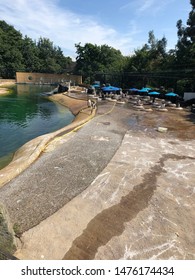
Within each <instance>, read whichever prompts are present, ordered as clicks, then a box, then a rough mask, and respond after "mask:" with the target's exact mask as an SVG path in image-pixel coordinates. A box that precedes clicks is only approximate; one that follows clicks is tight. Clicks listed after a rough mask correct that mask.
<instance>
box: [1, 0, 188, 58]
mask: <svg viewBox="0 0 195 280" xmlns="http://www.w3.org/2000/svg"><path fill="white" fill-rule="evenodd" d="M190 10H191V5H190V0H0V19H1V20H5V21H6V22H7V23H8V24H11V25H13V26H14V27H15V29H17V30H19V31H20V32H21V33H22V34H23V36H25V35H27V36H28V37H30V38H32V39H35V40H37V39H38V38H40V37H46V38H49V39H50V40H51V41H52V42H53V43H54V45H56V46H59V47H60V48H61V49H62V50H63V52H64V55H65V56H70V57H72V58H75V57H76V54H75V51H76V48H75V44H78V43H79V42H81V45H84V44H85V43H92V44H97V45H103V44H106V45H108V46H111V47H114V48H116V49H119V50H120V51H121V52H122V54H123V55H130V54H132V53H133V51H134V50H135V49H137V48H140V47H142V45H143V44H145V43H147V40H148V32H149V31H150V30H153V31H154V34H155V37H156V38H157V39H161V38H162V37H163V36H165V37H166V38H167V40H168V44H167V49H170V48H174V47H175V44H176V42H177V28H176V22H177V20H179V19H182V21H183V23H184V24H186V21H187V19H188V15H189V12H190Z"/></svg>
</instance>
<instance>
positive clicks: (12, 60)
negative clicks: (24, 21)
mask: <svg viewBox="0 0 195 280" xmlns="http://www.w3.org/2000/svg"><path fill="white" fill-rule="evenodd" d="M71 64H72V60H71V58H70V57H65V56H64V55H63V52H62V50H61V49H60V48H59V47H56V46H54V44H53V42H51V41H50V40H49V39H47V38H42V37H41V38H40V39H39V40H38V42H37V43H36V42H35V41H33V40H32V39H30V38H28V37H27V36H25V37H24V38H23V37H22V34H21V33H20V32H19V31H17V30H15V29H14V27H13V26H11V25H8V24H7V23H6V22H5V21H0V76H2V77H3V78H14V77H15V72H16V71H28V72H44V73H63V72H65V71H66V70H67V68H69V67H70V65H71Z"/></svg>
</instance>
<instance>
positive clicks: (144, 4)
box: [120, 0, 177, 16]
mask: <svg viewBox="0 0 195 280" xmlns="http://www.w3.org/2000/svg"><path fill="white" fill-rule="evenodd" d="M175 1H177V0H133V1H131V0H129V3H127V4H125V5H123V6H121V7H120V10H127V9H128V10H131V11H132V12H134V14H135V15H137V16H143V15H144V14H145V15H147V16H157V15H158V13H159V12H160V11H162V10H164V8H165V7H167V6H168V5H170V4H171V3H172V2H175Z"/></svg>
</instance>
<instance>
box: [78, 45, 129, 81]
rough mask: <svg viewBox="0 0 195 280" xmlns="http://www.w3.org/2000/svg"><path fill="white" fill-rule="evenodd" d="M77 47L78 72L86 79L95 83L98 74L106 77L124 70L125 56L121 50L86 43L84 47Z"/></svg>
mask: <svg viewBox="0 0 195 280" xmlns="http://www.w3.org/2000/svg"><path fill="white" fill-rule="evenodd" d="M75 47H76V53H77V57H76V69H75V70H76V72H77V73H79V74H81V75H83V77H84V79H88V80H90V81H89V82H93V80H94V79H95V76H96V74H97V73H99V75H100V74H101V75H106V74H110V73H112V74H113V73H114V72H115V73H116V72H117V73H119V72H120V71H122V70H123V65H124V62H125V58H124V56H123V55H122V54H121V52H120V51H119V50H116V49H114V48H112V47H109V46H107V45H101V46H97V45H93V44H91V43H86V44H85V45H84V46H81V44H80V43H79V44H75Z"/></svg>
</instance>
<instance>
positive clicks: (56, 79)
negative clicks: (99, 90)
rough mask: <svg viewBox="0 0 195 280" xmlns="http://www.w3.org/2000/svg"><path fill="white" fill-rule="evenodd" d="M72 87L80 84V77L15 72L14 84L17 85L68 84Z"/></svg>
mask: <svg viewBox="0 0 195 280" xmlns="http://www.w3.org/2000/svg"><path fill="white" fill-rule="evenodd" d="M70 81H71V83H72V84H73V85H78V84H82V76H78V75H69V74H47V73H30V72H16V82H17V83H19V84H23V83H32V84H53V83H63V82H70Z"/></svg>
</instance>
